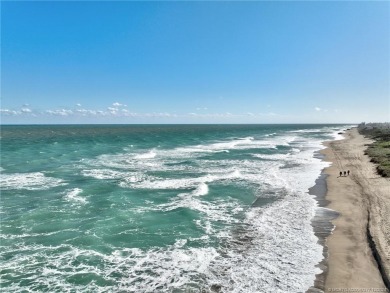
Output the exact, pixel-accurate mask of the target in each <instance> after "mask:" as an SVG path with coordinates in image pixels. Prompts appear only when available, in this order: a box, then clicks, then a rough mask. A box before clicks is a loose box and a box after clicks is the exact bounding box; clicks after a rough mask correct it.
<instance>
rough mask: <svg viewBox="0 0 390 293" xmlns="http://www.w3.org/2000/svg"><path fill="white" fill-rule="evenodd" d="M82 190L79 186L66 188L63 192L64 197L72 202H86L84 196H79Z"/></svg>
mask: <svg viewBox="0 0 390 293" xmlns="http://www.w3.org/2000/svg"><path fill="white" fill-rule="evenodd" d="M82 192H83V190H82V189H81V188H73V189H70V190H67V191H66V194H65V199H66V200H67V201H70V202H73V203H79V204H86V203H87V200H86V199H85V198H84V197H82V196H80V194H81V193H82Z"/></svg>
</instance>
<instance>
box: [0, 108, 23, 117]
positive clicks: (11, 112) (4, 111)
mask: <svg viewBox="0 0 390 293" xmlns="http://www.w3.org/2000/svg"><path fill="white" fill-rule="evenodd" d="M0 113H1V114H4V115H7V116H15V115H19V114H21V112H19V111H15V110H10V109H0Z"/></svg>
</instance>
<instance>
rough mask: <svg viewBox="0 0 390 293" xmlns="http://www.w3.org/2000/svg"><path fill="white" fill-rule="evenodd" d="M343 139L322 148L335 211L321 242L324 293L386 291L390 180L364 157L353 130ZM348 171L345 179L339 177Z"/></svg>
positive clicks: (359, 137)
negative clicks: (324, 264)
mask: <svg viewBox="0 0 390 293" xmlns="http://www.w3.org/2000/svg"><path fill="white" fill-rule="evenodd" d="M344 136H345V139H343V140H336V141H331V142H328V143H326V146H327V148H326V149H325V150H323V151H321V153H322V154H323V155H325V160H327V161H330V162H331V163H332V165H331V166H330V167H328V168H326V169H325V170H324V173H325V174H326V175H327V177H326V185H327V194H326V200H328V201H329V202H330V203H329V204H328V206H327V207H328V208H330V209H332V210H334V211H336V212H338V213H339V216H338V217H337V218H336V219H334V220H333V221H332V222H333V224H334V225H335V229H334V231H333V233H332V234H331V235H330V236H328V237H327V239H326V244H327V248H328V269H327V273H326V276H325V277H324V278H325V284H324V287H325V292H352V291H346V290H345V289H348V288H349V289H354V290H355V291H353V292H386V289H385V288H386V285H387V286H389V284H388V280H389V276H390V265H389V264H390V179H389V178H383V177H380V176H379V175H378V174H377V173H376V170H375V165H374V164H373V163H371V162H370V158H369V157H368V156H366V155H364V150H365V149H366V145H367V144H369V143H370V142H371V141H370V140H369V139H367V138H365V137H363V136H362V135H360V134H359V133H358V131H357V129H356V128H352V129H351V130H348V131H346V133H345V135H344ZM347 170H350V175H349V176H342V177H340V176H339V172H340V171H347ZM338 289H340V290H338ZM342 289H344V291H342ZM360 289H361V290H360ZM367 289H369V290H370V291H367ZM375 289H376V290H375Z"/></svg>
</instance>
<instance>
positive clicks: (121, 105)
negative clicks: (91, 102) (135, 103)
mask: <svg viewBox="0 0 390 293" xmlns="http://www.w3.org/2000/svg"><path fill="white" fill-rule="evenodd" d="M112 105H113V106H114V107H127V105H125V104H121V103H118V102H115V103H113V104H112Z"/></svg>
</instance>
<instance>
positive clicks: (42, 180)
mask: <svg viewBox="0 0 390 293" xmlns="http://www.w3.org/2000/svg"><path fill="white" fill-rule="evenodd" d="M65 184H66V183H65V182H64V181H63V180H62V179H58V178H53V177H46V176H45V174H43V173H42V172H32V173H10V174H4V173H2V174H1V176H0V186H1V190H11V189H26V190H45V189H49V188H53V187H56V186H61V185H65Z"/></svg>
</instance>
